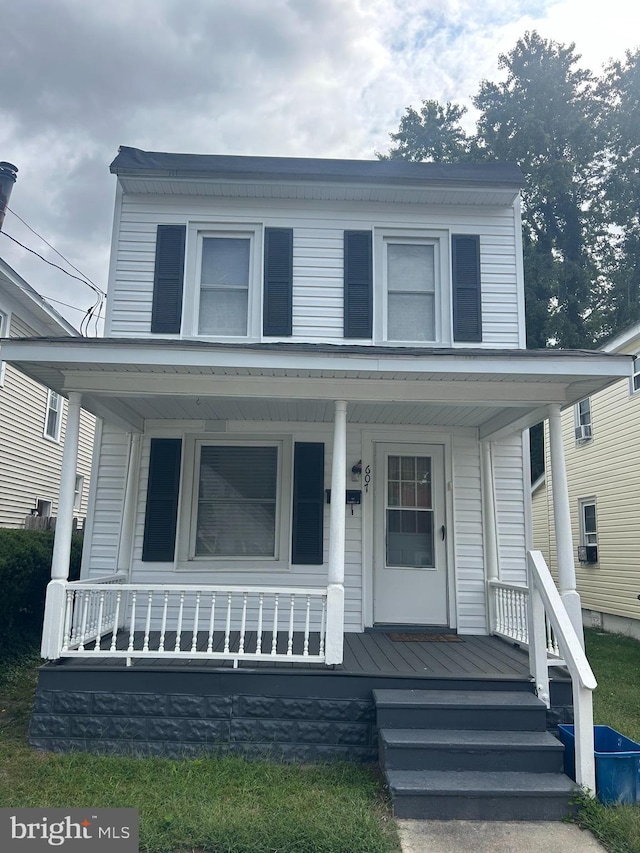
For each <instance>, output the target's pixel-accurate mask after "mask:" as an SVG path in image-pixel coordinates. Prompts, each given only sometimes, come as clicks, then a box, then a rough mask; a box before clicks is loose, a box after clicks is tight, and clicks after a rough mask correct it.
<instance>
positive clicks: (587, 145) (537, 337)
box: [386, 32, 640, 348]
mask: <svg viewBox="0 0 640 853" xmlns="http://www.w3.org/2000/svg"><path fill="white" fill-rule="evenodd" d="M639 56H640V54H639V53H636V54H633V55H632V54H627V59H626V62H625V63H612V64H611V66H610V67H609V68H608V70H607V72H606V73H605V76H604V77H603V78H602V79H601V80H597V79H596V78H594V76H593V75H592V74H591V72H590V71H588V70H585V69H583V68H581V67H580V66H579V64H578V61H579V59H580V56H579V55H578V54H576V52H575V46H574V45H573V44H570V45H568V46H566V45H563V44H559V43H557V42H554V41H551V40H546V39H543V38H542V37H541V36H540V35H539V34H538V33H536V32H531V33H526V34H525V35H524V36H523V37H522V38H521V39H519V40H518V42H517V43H516V45H515V47H514V48H513V49H512V50H511V51H510V52H509V53H506V54H503V55H501V56H500V57H499V68H500V70H501V71H502V72H504V76H503V79H502V80H501V81H500V82H490V81H487V80H484V81H483V82H482V83H481V84H480V88H479V91H478V92H477V94H476V95H475V97H474V98H473V104H474V106H475V107H476V108H477V109H478V110H479V112H480V115H479V118H478V121H477V125H476V133H475V135H471V136H468V135H467V134H465V132H464V130H463V128H462V126H461V124H460V122H461V119H462V118H463V116H464V114H465V110H464V108H463V107H459V106H458V107H457V106H456V105H453V104H450V103H448V104H447V105H446V107H442V106H440V105H439V104H438V103H437V102H436V101H424V103H423V108H422V110H421V111H420V112H419V113H418V112H417V111H416V110H413V109H412V108H409V109H407V110H406V113H405V115H404V116H403V117H402V119H401V122H400V128H399V131H398V132H397V133H394V134H391V139H392V141H393V143H395V144H394V145H392V147H391V148H390V150H389V153H388V155H386V156H387V157H389V158H402V159H406V160H431V161H441V162H455V161H458V162H459V161H464V160H502V161H511V162H516V163H518V164H519V165H520V168H521V169H522V171H523V173H524V176H525V186H524V187H523V191H522V200H523V207H522V214H523V216H522V218H523V248H524V265H525V298H526V305H527V342H528V345H529V346H530V347H544V346H562V347H569V348H576V347H594V346H597V345H598V344H599V343H600V341H601V340H602V339H603V338H604V337H606V336H607V335H608V334H610V333H611V332H612V331H615V330H616V329H618V328H620V326H621V325H623V324H624V323H626V322H628V321H630V320H633V319H638V316H639V312H640V309H639V308H638V295H639V293H640V221H639V218H638V203H637V199H638V198H639V197H640V193H639V190H640V176H639V172H638V153H640V152H639V151H638V145H639V143H640V109H639V97H640V58H639Z"/></svg>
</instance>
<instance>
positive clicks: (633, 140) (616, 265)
mask: <svg viewBox="0 0 640 853" xmlns="http://www.w3.org/2000/svg"><path fill="white" fill-rule="evenodd" d="M597 92H598V97H599V100H600V105H601V126H602V130H603V133H604V136H605V139H606V153H607V167H608V168H607V174H606V177H605V181H604V201H605V205H606V212H607V219H608V221H609V223H611V230H610V240H609V245H610V253H609V255H608V261H609V266H608V277H609V280H610V282H611V289H610V292H609V298H608V309H609V315H610V325H611V329H612V331H613V330H616V329H620V328H623V327H624V326H626V325H628V324H629V323H633V322H637V321H638V320H640V50H638V51H636V52H635V53H631V52H630V51H627V53H626V58H625V61H624V62H620V61H617V62H612V63H610V64H609V66H608V67H607V69H606V70H605V75H604V78H603V79H602V81H601V82H600V85H599V87H598V90H597Z"/></svg>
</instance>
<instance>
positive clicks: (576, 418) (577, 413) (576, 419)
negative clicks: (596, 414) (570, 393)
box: [573, 397, 593, 445]
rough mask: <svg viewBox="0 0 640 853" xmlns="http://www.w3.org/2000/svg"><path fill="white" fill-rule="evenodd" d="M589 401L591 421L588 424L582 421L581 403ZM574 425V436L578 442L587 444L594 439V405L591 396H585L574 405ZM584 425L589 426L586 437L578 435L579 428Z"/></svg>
mask: <svg viewBox="0 0 640 853" xmlns="http://www.w3.org/2000/svg"><path fill="white" fill-rule="evenodd" d="M585 401H587V402H588V403H589V421H588V422H587V423H586V424H582V423H581V422H580V404H581V403H584V402H585ZM573 426H574V432H573V436H574V439H575V442H576V444H578V445H580V444H587V443H589V442H590V441H592V439H593V406H592V405H591V397H583V399H582V400H579V401H578V402H577V403H576V404H575V405H574V407H573ZM582 426H587V427H589V431H588V434H586V432H585V436H584V438H580V437H579V435H578V432H577V431H578V428H579V427H582Z"/></svg>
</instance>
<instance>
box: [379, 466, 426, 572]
mask: <svg viewBox="0 0 640 853" xmlns="http://www.w3.org/2000/svg"><path fill="white" fill-rule="evenodd" d="M432 507H433V501H432V490H431V457H429V456H389V457H387V508H386V513H385V518H386V526H387V530H386V543H387V548H386V558H387V562H386V564H387V566H403V567H410V568H433V567H434V566H435V561H434V560H435V557H434V535H433V528H434V520H433V509H432Z"/></svg>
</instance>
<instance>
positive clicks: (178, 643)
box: [173, 589, 184, 652]
mask: <svg viewBox="0 0 640 853" xmlns="http://www.w3.org/2000/svg"><path fill="white" fill-rule="evenodd" d="M183 616H184V590H183V589H181V590H180V606H179V607H178V625H177V626H176V644H175V647H174V649H173V650H174V652H179V651H180V646H181V645H182V617H183Z"/></svg>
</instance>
